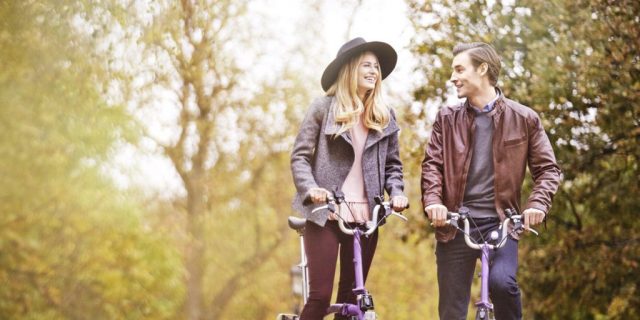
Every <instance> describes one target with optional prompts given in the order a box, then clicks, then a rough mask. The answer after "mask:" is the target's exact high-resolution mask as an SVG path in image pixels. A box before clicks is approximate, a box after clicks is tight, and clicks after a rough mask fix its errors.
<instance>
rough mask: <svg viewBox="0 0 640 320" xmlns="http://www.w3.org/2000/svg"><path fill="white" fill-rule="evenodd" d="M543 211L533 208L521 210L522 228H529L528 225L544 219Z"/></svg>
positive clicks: (530, 225) (533, 224)
mask: <svg viewBox="0 0 640 320" xmlns="http://www.w3.org/2000/svg"><path fill="white" fill-rule="evenodd" d="M544 216H545V213H544V212H543V211H541V210H538V209H535V208H529V209H526V210H524V211H523V212H522V220H523V221H522V222H523V223H524V229H525V230H529V227H532V226H535V225H536V224H539V223H541V222H542V221H543V220H544Z"/></svg>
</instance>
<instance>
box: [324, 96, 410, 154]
mask: <svg viewBox="0 0 640 320" xmlns="http://www.w3.org/2000/svg"><path fill="white" fill-rule="evenodd" d="M336 104H337V99H336V97H332V98H331V102H330V105H329V111H328V114H327V121H326V123H325V126H324V129H323V132H324V134H325V135H328V136H333V135H335V134H336V133H338V130H340V124H338V123H336V120H335V117H334V116H333V115H334V114H335V111H336V108H337V106H336ZM398 130H400V128H399V127H398V124H397V123H396V119H395V116H394V115H393V112H392V113H391V119H390V120H389V124H388V125H387V127H386V128H384V129H383V130H382V132H378V131H376V130H369V134H368V135H367V142H366V144H365V149H367V148H369V147H371V146H373V145H374V144H376V143H377V142H378V141H380V140H382V139H383V138H384V137H386V136H388V135H391V134H393V133H395V132H396V131H398ZM340 136H341V137H342V138H343V139H344V140H345V141H347V142H348V143H349V144H352V141H351V134H350V133H349V131H345V132H343V133H342V134H340Z"/></svg>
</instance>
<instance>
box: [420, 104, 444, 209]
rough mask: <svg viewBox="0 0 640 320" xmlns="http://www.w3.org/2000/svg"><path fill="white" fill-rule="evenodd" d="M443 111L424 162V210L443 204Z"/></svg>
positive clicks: (433, 131)
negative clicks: (427, 207)
mask: <svg viewBox="0 0 640 320" xmlns="http://www.w3.org/2000/svg"><path fill="white" fill-rule="evenodd" d="M441 113H442V111H440V112H438V115H437V116H436V121H435V123H434V124H433V128H432V130H431V138H430V139H429V143H428V144H427V148H426V149H425V153H424V160H423V161H422V178H421V183H420V185H421V190H422V208H424V207H426V206H428V205H430V204H442V182H443V181H442V180H443V168H444V167H443V149H442V125H443V124H442V121H443V120H442V118H443V117H442V114H441Z"/></svg>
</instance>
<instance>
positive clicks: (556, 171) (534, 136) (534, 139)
mask: <svg viewBox="0 0 640 320" xmlns="http://www.w3.org/2000/svg"><path fill="white" fill-rule="evenodd" d="M529 132H530V134H529V150H528V160H527V161H528V164H529V171H531V176H532V178H533V189H532V190H531V194H530V195H529V199H528V200H527V207H526V208H535V209H539V210H542V211H544V212H545V213H548V212H549V209H550V208H551V202H552V201H553V195H554V194H555V193H556V191H557V190H558V185H559V184H560V180H561V179H562V176H561V172H560V167H559V166H558V164H557V163H556V157H555V155H554V153H553V147H552V146H551V142H549V138H548V137H547V134H546V133H545V131H544V128H543V127H542V123H541V121H540V118H539V117H538V115H537V114H536V115H535V117H534V118H533V119H532V121H530V123H529Z"/></svg>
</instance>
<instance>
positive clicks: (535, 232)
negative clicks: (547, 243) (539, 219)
mask: <svg viewBox="0 0 640 320" xmlns="http://www.w3.org/2000/svg"><path fill="white" fill-rule="evenodd" d="M523 228H524V227H523ZM524 229H525V230H529V231H531V232H533V234H535V235H536V236H538V235H539V233H538V231H536V230H535V229H533V228H524Z"/></svg>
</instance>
